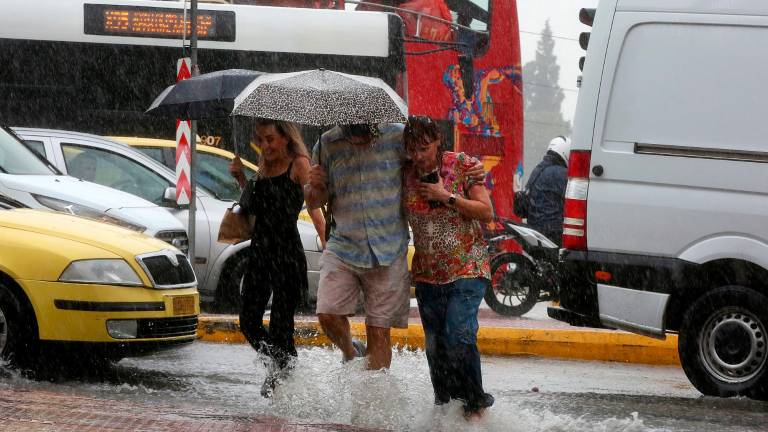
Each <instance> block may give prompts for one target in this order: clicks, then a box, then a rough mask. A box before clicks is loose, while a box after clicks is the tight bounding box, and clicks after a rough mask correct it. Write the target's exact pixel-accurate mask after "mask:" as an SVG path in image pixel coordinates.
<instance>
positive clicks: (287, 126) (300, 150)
mask: <svg viewBox="0 0 768 432" xmlns="http://www.w3.org/2000/svg"><path fill="white" fill-rule="evenodd" d="M270 125H272V126H274V127H275V130H277V132H279V133H280V135H282V136H284V137H286V138H288V146H287V149H288V154H289V155H291V156H292V157H294V158H295V157H306V158H307V159H309V152H308V151H307V146H306V145H304V138H302V137H301V131H300V130H299V127H298V126H296V123H293V122H288V121H283V120H272V119H263V118H260V119H256V120H255V121H254V127H255V128H259V127H262V126H270ZM255 132H256V130H255V129H254V133H255Z"/></svg>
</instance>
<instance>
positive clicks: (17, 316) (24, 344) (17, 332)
mask: <svg viewBox="0 0 768 432" xmlns="http://www.w3.org/2000/svg"><path fill="white" fill-rule="evenodd" d="M24 310H25V309H24V307H23V306H22V303H21V301H20V300H19V299H18V298H17V297H16V295H15V294H14V293H13V291H12V290H11V289H10V288H9V287H8V286H7V285H6V283H3V282H0V359H2V360H5V361H8V362H10V363H12V364H16V365H25V364H26V363H28V361H30V360H32V359H33V358H34V353H33V351H34V349H35V347H36V343H37V335H36V334H35V333H36V331H35V330H36V329H37V326H36V325H29V324H27V323H26V320H27V319H28V317H25V314H24Z"/></svg>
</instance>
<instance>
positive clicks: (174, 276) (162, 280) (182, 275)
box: [138, 251, 197, 288]
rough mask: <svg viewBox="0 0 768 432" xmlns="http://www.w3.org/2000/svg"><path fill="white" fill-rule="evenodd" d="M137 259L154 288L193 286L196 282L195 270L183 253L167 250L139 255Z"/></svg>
mask: <svg viewBox="0 0 768 432" xmlns="http://www.w3.org/2000/svg"><path fill="white" fill-rule="evenodd" d="M172 257H175V259H176V263H174V262H173V261H172ZM138 260H139V262H140V263H141V265H142V266H143V267H144V270H146V271H147V273H148V274H149V277H150V279H152V283H153V285H154V286H155V288H176V287H180V286H193V285H195V284H196V283H197V280H196V279H195V272H194V271H193V270H192V266H191V265H190V264H189V260H188V259H187V257H186V256H184V255H181V254H173V253H171V252H170V251H167V252H160V253H154V254H147V255H141V256H139V257H138Z"/></svg>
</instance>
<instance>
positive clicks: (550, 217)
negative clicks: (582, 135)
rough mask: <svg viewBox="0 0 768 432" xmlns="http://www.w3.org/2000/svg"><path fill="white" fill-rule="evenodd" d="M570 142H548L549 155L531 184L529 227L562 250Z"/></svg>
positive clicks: (559, 138) (562, 139) (529, 190)
mask: <svg viewBox="0 0 768 432" xmlns="http://www.w3.org/2000/svg"><path fill="white" fill-rule="evenodd" d="M570 152H571V140H570V139H568V138H566V137H564V136H558V137H556V138H554V139H552V141H550V142H549V147H547V153H546V154H545V155H544V158H543V159H542V161H541V162H539V164H538V165H536V168H534V169H533V172H531V176H530V177H529V180H528V183H529V184H528V185H527V186H526V188H527V189H528V225H530V226H531V227H532V228H533V229H535V230H536V231H538V232H540V233H542V234H544V235H545V236H547V238H549V239H550V240H552V241H553V242H555V243H557V245H558V246H562V236H563V206H564V204H565V187H566V185H567V184H568V155H569V154H570Z"/></svg>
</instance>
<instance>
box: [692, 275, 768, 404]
mask: <svg viewBox="0 0 768 432" xmlns="http://www.w3.org/2000/svg"><path fill="white" fill-rule="evenodd" d="M766 330H768V297H766V296H765V295H763V294H761V293H759V292H757V291H755V290H752V289H750V288H746V287H742V286H734V285H731V286H724V287H720V288H717V289H715V290H713V291H710V292H708V293H706V294H705V295H703V296H702V297H700V298H699V299H698V300H696V301H695V302H694V303H693V305H691V306H690V308H689V309H688V310H687V311H686V313H685V316H684V317H683V324H682V326H681V328H680V337H679V339H678V352H679V354H680V361H681V363H682V365H683V370H684V371H685V374H686V375H687V376H688V379H689V380H690V381H691V383H692V384H693V385H694V386H695V387H696V389H698V390H699V391H700V392H702V393H704V394H705V395H711V396H721V397H730V396H740V395H741V396H748V397H752V398H755V399H766V398H768V333H766Z"/></svg>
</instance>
